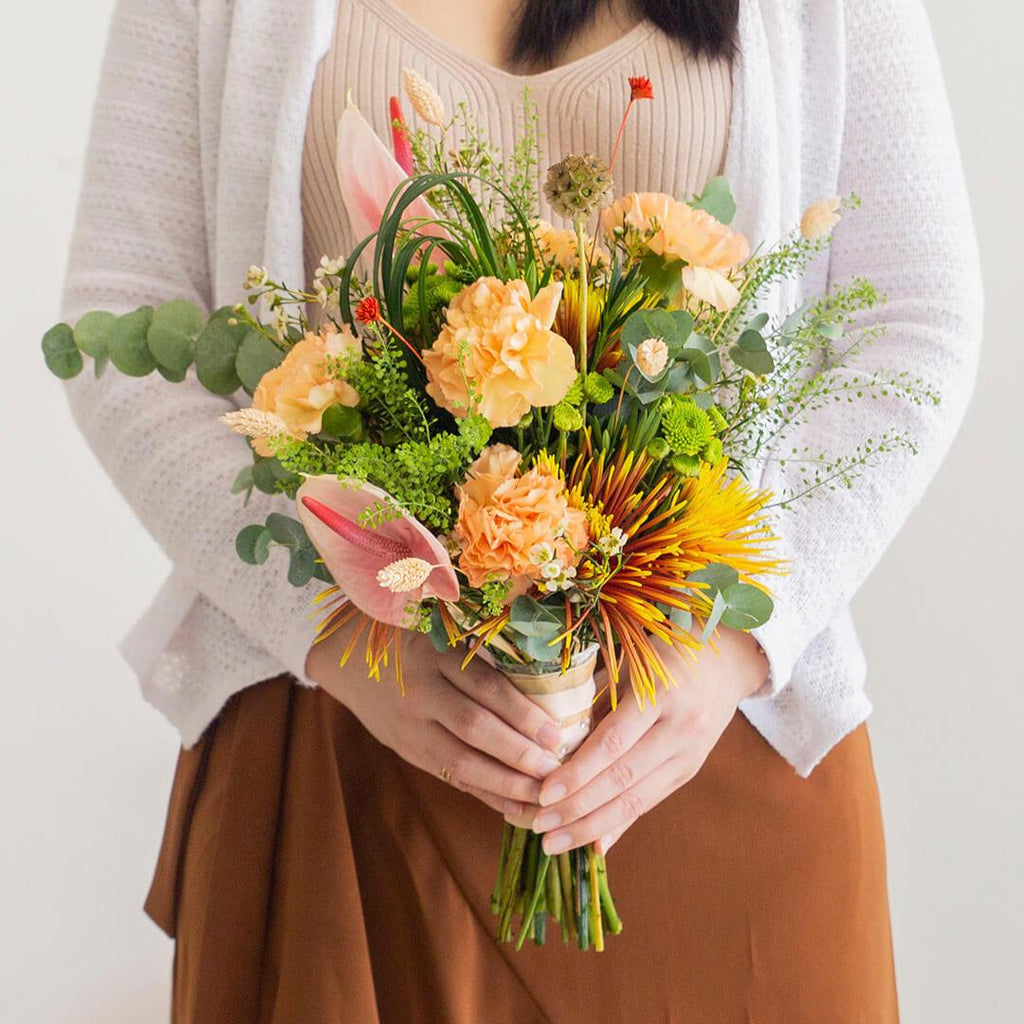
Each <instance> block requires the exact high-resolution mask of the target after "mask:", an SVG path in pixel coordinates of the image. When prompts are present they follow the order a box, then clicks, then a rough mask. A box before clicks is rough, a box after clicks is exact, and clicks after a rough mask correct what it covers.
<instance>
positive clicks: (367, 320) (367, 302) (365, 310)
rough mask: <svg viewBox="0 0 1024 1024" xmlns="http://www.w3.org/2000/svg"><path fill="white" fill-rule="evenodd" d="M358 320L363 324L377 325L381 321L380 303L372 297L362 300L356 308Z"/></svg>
mask: <svg viewBox="0 0 1024 1024" xmlns="http://www.w3.org/2000/svg"><path fill="white" fill-rule="evenodd" d="M356 319H357V320H358V321H359V322H360V323H361V324H374V323H376V322H377V321H378V320H379V319H380V303H379V302H378V301H377V300H376V299H375V298H374V297H373V296H372V295H368V296H367V297H366V298H365V299H361V300H360V301H359V305H358V306H356Z"/></svg>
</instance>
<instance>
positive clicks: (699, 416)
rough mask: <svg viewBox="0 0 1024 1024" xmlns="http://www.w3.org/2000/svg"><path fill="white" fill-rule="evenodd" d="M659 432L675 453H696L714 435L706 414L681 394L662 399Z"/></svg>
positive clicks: (701, 449) (691, 400)
mask: <svg viewBox="0 0 1024 1024" xmlns="http://www.w3.org/2000/svg"><path fill="white" fill-rule="evenodd" d="M661 433H662V435H663V436H664V438H665V440H666V441H668V444H669V447H670V448H671V449H672V451H673V452H675V453H676V454H677V455H698V454H699V453H700V452H701V451H703V450H704V448H705V447H707V444H708V442H709V441H710V440H711V438H712V437H713V436H714V430H713V429H712V426H711V420H710V419H709V418H708V414H707V413H706V412H705V411H704V410H703V409H701V408H699V407H698V406H697V403H696V402H694V401H693V399H692V398H686V397H684V396H682V395H668V396H666V397H665V398H664V399H663V400H662V406H661Z"/></svg>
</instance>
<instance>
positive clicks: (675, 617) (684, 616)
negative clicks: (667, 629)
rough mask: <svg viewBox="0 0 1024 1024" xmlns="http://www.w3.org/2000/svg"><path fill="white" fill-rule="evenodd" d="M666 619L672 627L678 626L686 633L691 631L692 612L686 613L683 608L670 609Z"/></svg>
mask: <svg viewBox="0 0 1024 1024" xmlns="http://www.w3.org/2000/svg"><path fill="white" fill-rule="evenodd" d="M668 618H669V621H670V622H671V623H672V625H674V626H678V627H679V628H680V629H682V630H685V631H686V632H687V633H689V632H690V630H691V629H693V612H688V611H686V610H685V609H683V608H670V609H669V613H668Z"/></svg>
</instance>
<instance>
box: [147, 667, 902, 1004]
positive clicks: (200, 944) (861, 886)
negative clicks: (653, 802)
mask: <svg viewBox="0 0 1024 1024" xmlns="http://www.w3.org/2000/svg"><path fill="white" fill-rule="evenodd" d="M500 835H501V820H500V818H499V817H498V815H496V814H495V813H494V812H493V811H490V810H488V809H487V808H486V807H484V806H483V805H482V804H480V803H478V802H477V801H476V800H475V799H473V798H472V797H470V796H467V795H465V794H463V793H460V792H457V791H456V790H454V789H452V788H451V787H449V786H448V785H446V784H445V783H443V782H441V781H440V780H439V779H435V778H433V777H432V776H430V775H427V774H425V773H424V772H421V771H419V770H418V769H416V768H412V767H410V766H409V765H407V764H405V762H403V761H402V760H401V759H400V758H398V757H397V756H396V755H395V754H393V753H392V752H391V751H390V750H387V749H386V748H384V747H383V746H381V745H380V744H379V743H377V742H376V741H375V740H374V739H373V738H372V737H371V736H369V734H368V733H367V732H366V731H365V730H364V729H363V728H362V726H361V725H360V724H359V722H358V721H357V720H356V719H355V718H354V717H353V716H352V715H351V714H350V713H349V712H347V711H346V710H345V709H344V708H343V707H342V706H341V705H339V704H338V703H337V702H336V701H334V700H333V699H332V698H331V697H329V696H328V695H327V694H326V693H324V692H323V691H320V690H312V689H305V688H300V687H298V686H295V685H293V684H292V683H291V682H290V680H289V678H288V677H281V678H278V679H275V680H271V681H268V682H264V683H261V684H259V685H257V686H253V687H251V688H249V689H247V690H245V691H243V692H242V693H240V694H238V695H236V696H235V697H234V698H233V699H232V700H231V701H230V703H229V704H228V705H227V706H226V707H225V709H224V711H223V712H222V713H221V715H220V717H219V718H218V719H217V720H216V722H215V723H214V724H213V725H211V726H210V728H209V729H208V730H207V732H206V734H205V735H204V737H203V738H202V740H201V741H200V742H199V744H198V745H197V746H196V747H194V748H192V749H191V750H187V751H183V752H182V753H181V756H180V758H179V762H178V768H177V773H176V775H175V779H174V787H173V791H172V794H171V803H170V811H169V815H168V821H167V829H166V833H165V836H164V841H163V847H162V849H161V852H160V859H159V863H158V865H157V869H156V877H155V879H154V882H153V887H152V890H151V892H150V894H149V899H148V901H147V903H146V910H147V912H148V913H149V914H150V916H151V917H152V918H153V919H154V920H155V921H156V922H157V924H159V925H160V927H161V928H163V929H164V930H165V931H166V932H167V933H168V934H169V935H171V936H172V937H174V938H175V939H176V940H177V944H176V955H175V965H174V1009H173V1014H172V1016H173V1020H174V1022H176V1024H334V1022H346V1024H349V1022H351V1024H378V1022H386V1024H391V1022H394V1024H399V1022H400V1024H418V1022H438V1024H492V1022H495V1024H506V1022H508V1024H533V1022H547V1024H577V1022H579V1024H584V1022H595V1024H597V1022H611V1021H615V1022H644V1024H647V1022H662V1021H672V1022H680V1024H854V1022H858V1024H860V1022H863V1024H891V1022H894V1021H896V1020H897V1019H898V1015H897V1009H896V993H895V985H894V979H893V963H892V945H891V941H890V931H889V913H888V904H887V899H886V880H885V851H884V845H883V840H882V826H881V818H880V814H879V805H878V793H877V789H876V785H875V777H874V771H873V768H872V763H871V750H870V745H869V743H868V736H867V732H866V730H865V729H864V728H863V727H862V728H860V729H858V730H857V731H856V732H854V733H853V734H851V735H850V736H848V737H847V738H846V739H845V740H843V741H842V743H840V744H839V745H838V746H837V747H836V748H835V749H834V750H833V751H832V752H831V753H830V754H829V755H828V757H827V758H826V759H825V761H824V762H823V763H822V764H821V765H820V766H819V767H818V769H817V770H816V771H815V772H814V774H813V775H812V776H811V778H810V779H807V780H804V779H800V778H799V777H797V776H796V775H795V774H794V772H793V770H792V768H790V767H789V766H788V765H787V764H786V763H785V762H784V761H783V760H782V759H781V758H780V757H779V756H778V755H777V754H776V753H775V752H774V751H773V750H772V749H771V748H770V747H769V746H768V745H767V743H765V741H764V740H763V739H762V738H761V736H760V735H759V734H758V733H757V732H756V731H755V730H754V729H753V728H752V727H751V726H750V725H749V724H748V722H747V721H746V719H745V718H743V717H742V716H741V715H737V716H736V718H735V719H734V721H733V722H732V724H731V725H730V726H729V728H728V729H727V730H726V732H725V734H724V736H723V737H722V739H721V741H720V742H719V744H718V746H717V747H716V748H715V750H714V751H713V753H712V754H711V756H710V758H709V759H708V761H707V763H706V765H705V766H704V768H703V769H702V770H701V772H700V774H699V775H698V776H697V777H696V779H694V780H693V781H692V782H690V783H689V784H688V785H686V786H684V787H683V788H682V789H680V790H679V791H678V792H677V793H675V794H674V795H673V796H672V797H670V798H669V799H668V800H666V801H665V802H664V803H662V804H661V805H660V806H659V807H657V808H655V809H654V810H652V811H651V812H650V813H648V814H646V815H645V816H644V817H643V818H642V819H641V820H640V821H639V822H638V823H637V824H636V825H635V826H634V827H633V828H632V829H631V830H630V831H629V832H627V833H626V835H625V836H624V837H623V838H622V840H620V842H619V843H618V844H617V846H616V847H615V849H614V850H613V851H612V853H611V855H610V857H609V877H610V881H611V884H612V888H613V892H614V894H615V897H616V901H617V904H618V907H619V910H620V913H621V915H622V918H623V920H624V923H625V931H624V932H623V934H621V935H619V936H612V937H610V938H609V940H608V945H607V949H606V951H605V952H604V953H601V954H597V953H586V954H584V953H580V952H579V951H578V950H576V949H574V948H571V947H570V948H563V947H562V946H561V944H560V941H559V940H558V938H557V929H551V930H549V942H548V945H547V946H546V947H545V948H543V949H539V948H534V947H532V946H528V947H526V948H525V949H524V950H523V951H522V952H519V953H515V952H513V951H511V950H510V949H508V948H506V947H499V946H498V945H496V944H495V942H494V939H493V937H492V935H493V927H494V926H493V922H492V920H491V917H490V911H489V902H490V890H491V885H492V882H493V877H494V870H495V867H496V859H497V854H498V846H499V842H500ZM552 939H553V941H552Z"/></svg>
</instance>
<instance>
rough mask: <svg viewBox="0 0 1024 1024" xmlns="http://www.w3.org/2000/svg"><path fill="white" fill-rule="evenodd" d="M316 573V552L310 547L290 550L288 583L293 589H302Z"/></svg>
mask: <svg viewBox="0 0 1024 1024" xmlns="http://www.w3.org/2000/svg"><path fill="white" fill-rule="evenodd" d="M315 572H316V552H315V549H314V548H312V547H297V548H292V550H291V558H290V559H289V560H288V582H289V583H290V584H291V585H292V586H293V587H304V586H305V585H306V584H307V583H308V582H309V581H310V580H311V579H312V578H313V575H314V573H315Z"/></svg>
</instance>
